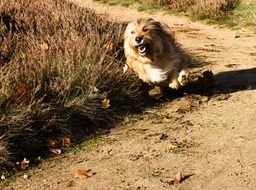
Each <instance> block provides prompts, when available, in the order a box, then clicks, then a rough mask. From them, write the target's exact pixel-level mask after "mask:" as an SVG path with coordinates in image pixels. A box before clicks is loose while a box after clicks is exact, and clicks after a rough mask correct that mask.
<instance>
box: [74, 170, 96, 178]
mask: <svg viewBox="0 0 256 190" xmlns="http://www.w3.org/2000/svg"><path fill="white" fill-rule="evenodd" d="M95 174H96V173H95V172H92V171H91V169H88V170H76V172H75V174H74V175H75V178H79V179H86V178H89V177H91V176H93V175H95Z"/></svg>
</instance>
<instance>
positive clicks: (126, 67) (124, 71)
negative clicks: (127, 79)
mask: <svg viewBox="0 0 256 190" xmlns="http://www.w3.org/2000/svg"><path fill="white" fill-rule="evenodd" d="M128 68H129V67H128V65H126V64H125V65H124V67H123V73H126V71H127V70H128Z"/></svg>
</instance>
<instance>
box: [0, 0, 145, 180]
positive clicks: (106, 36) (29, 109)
mask: <svg viewBox="0 0 256 190" xmlns="http://www.w3.org/2000/svg"><path fill="white" fill-rule="evenodd" d="M123 30H124V24H122V23H113V22H111V21H108V20H107V18H106V17H104V16H100V15H96V14H95V13H94V12H92V11H91V10H87V9H84V8H80V7H77V6H75V5H74V4H71V3H69V2H67V1H63V0H45V1H40V0H1V1H0V171H1V173H0V175H1V174H2V173H4V172H5V171H6V170H8V169H11V170H12V169H15V168H16V167H17V165H15V163H16V162H17V161H22V160H23V159H24V158H27V159H32V158H35V157H37V156H42V154H43V153H44V152H49V149H50V148H56V147H61V146H63V145H65V144H66V143H65V142H66V140H65V139H68V144H70V143H76V142H79V141H80V140H82V139H83V137H85V136H86V135H87V134H89V133H90V132H91V131H93V130H94V129H95V128H97V127H111V126H113V125H114V124H115V122H117V121H119V119H121V118H122V117H123V116H124V115H125V114H126V113H130V112H134V111H137V107H138V106H139V105H141V103H142V99H143V98H145V96H144V92H143V90H142V89H141V88H142V84H141V82H140V81H139V80H138V79H137V77H135V76H134V75H133V74H132V73H129V72H128V73H125V74H123V71H122V66H123V65H122V64H123V62H122V61H123V49H122V35H123ZM69 141H71V142H69Z"/></svg>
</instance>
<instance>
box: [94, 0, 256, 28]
mask: <svg viewBox="0 0 256 190" xmlns="http://www.w3.org/2000/svg"><path fill="white" fill-rule="evenodd" d="M96 1H98V2H102V3H108V4H110V5H118V4H119V5H122V6H126V7H134V8H137V9H138V10H139V11H159V10H161V11H164V12H167V13H169V14H177V15H183V16H188V17H190V18H191V19H193V20H203V21H205V22H207V23H214V24H221V25H225V26H228V27H232V28H242V27H249V28H255V27H256V1H254V0H210V1H206V0H199V1H197V0H128V1H126V0H120V1H118V0H96Z"/></svg>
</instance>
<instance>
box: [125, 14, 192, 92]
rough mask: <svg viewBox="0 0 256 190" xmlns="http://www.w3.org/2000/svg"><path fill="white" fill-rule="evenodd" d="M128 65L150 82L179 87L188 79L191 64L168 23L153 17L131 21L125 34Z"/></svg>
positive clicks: (141, 77) (162, 85)
mask: <svg viewBox="0 0 256 190" xmlns="http://www.w3.org/2000/svg"><path fill="white" fill-rule="evenodd" d="M124 50H125V56H126V61H127V65H128V67H129V68H131V69H133V70H134V71H135V72H136V73H137V74H138V76H139V78H140V79H142V80H143V81H144V82H146V83H153V84H156V85H159V86H161V87H166V86H169V87H170V88H172V89H178V88H179V87H180V86H184V85H185V84H186V83H187V78H188V70H187V64H186V62H185V61H184V60H183V56H182V53H181V51H180V48H179V47H178V45H177V43H176V42H175V39H174V36H173V34H172V32H171V30H170V28H169V26H167V25H166V24H163V23H160V22H157V21H155V20H153V19H152V18H141V19H138V20H137V21H134V22H130V23H129V24H128V25H127V27H126V30H125V34H124Z"/></svg>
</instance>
